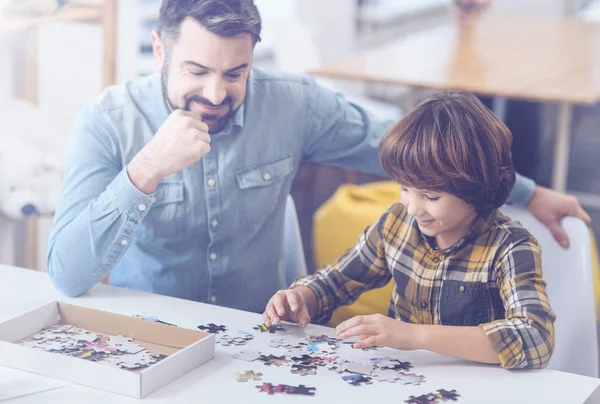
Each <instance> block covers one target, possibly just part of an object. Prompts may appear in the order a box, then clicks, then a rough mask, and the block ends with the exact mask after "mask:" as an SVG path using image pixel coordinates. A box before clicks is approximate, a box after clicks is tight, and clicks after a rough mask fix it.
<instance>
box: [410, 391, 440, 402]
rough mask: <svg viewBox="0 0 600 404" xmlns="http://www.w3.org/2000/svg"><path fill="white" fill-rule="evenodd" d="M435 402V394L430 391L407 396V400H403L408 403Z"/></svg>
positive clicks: (436, 400)
mask: <svg viewBox="0 0 600 404" xmlns="http://www.w3.org/2000/svg"><path fill="white" fill-rule="evenodd" d="M437 402H438V398H437V396H436V395H434V394H432V393H429V394H421V395H420V396H418V397H415V396H409V398H408V400H406V401H405V403H408V404H436V403H437Z"/></svg>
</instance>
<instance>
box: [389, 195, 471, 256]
mask: <svg viewBox="0 0 600 404" xmlns="http://www.w3.org/2000/svg"><path fill="white" fill-rule="evenodd" d="M401 197H402V203H403V204H404V206H406V208H407V212H408V214H409V215H410V216H414V217H415V218H416V220H417V225H418V226H419V230H421V233H423V234H425V235H426V236H429V237H434V238H435V240H436V243H437V246H438V247H439V248H448V247H451V246H452V245H453V244H455V243H456V242H458V241H459V240H460V239H461V238H463V237H464V236H465V235H466V234H467V232H468V231H469V229H470V228H471V225H472V224H473V222H474V221H475V218H476V217H477V213H476V212H475V209H473V207H472V206H470V205H468V204H467V203H466V202H465V201H463V200H462V199H460V198H457V197H456V196H454V195H451V194H448V193H445V192H438V191H426V190H420V189H415V188H410V187H402V193H401Z"/></svg>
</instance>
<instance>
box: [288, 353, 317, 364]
mask: <svg viewBox="0 0 600 404" xmlns="http://www.w3.org/2000/svg"><path fill="white" fill-rule="evenodd" d="M292 360H293V361H294V362H296V363H299V364H301V365H308V364H310V363H311V362H312V360H313V357H312V356H310V355H307V354H304V355H300V356H293V357H292Z"/></svg>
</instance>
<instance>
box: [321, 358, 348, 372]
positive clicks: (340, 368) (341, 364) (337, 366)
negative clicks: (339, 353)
mask: <svg viewBox="0 0 600 404" xmlns="http://www.w3.org/2000/svg"><path fill="white" fill-rule="evenodd" d="M349 364H350V362H349V361H347V360H346V359H343V358H336V359H335V360H334V361H333V362H331V363H329V364H328V365H326V367H327V368H328V369H329V370H332V371H335V372H337V373H344V372H345V371H346V368H348V365H349Z"/></svg>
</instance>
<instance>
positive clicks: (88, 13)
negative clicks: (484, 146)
mask: <svg viewBox="0 0 600 404" xmlns="http://www.w3.org/2000/svg"><path fill="white" fill-rule="evenodd" d="M255 2H256V4H257V6H258V8H259V9H260V11H261V13H262V18H263V26H264V32H263V41H262V42H260V43H259V44H258V45H257V47H256V51H255V64H256V65H259V66H264V67H269V68H273V69H281V70H285V71H291V72H297V73H304V72H311V73H316V72H318V71H321V72H328V74H327V77H325V76H323V75H319V79H320V80H322V81H323V83H326V84H327V85H329V86H331V87H333V88H335V89H336V90H338V91H340V92H342V93H344V94H346V95H347V97H348V98H349V99H351V100H353V101H355V102H357V103H360V104H361V105H364V106H365V107H366V108H367V109H369V110H371V111H372V112H373V113H375V114H376V115H378V116H381V117H390V118H399V117H401V116H402V114H403V113H405V111H406V110H407V109H409V108H411V106H414V105H415V103H417V102H418V101H419V100H420V99H422V98H423V97H426V96H427V94H428V93H429V92H430V91H431V89H428V87H430V86H429V85H425V84H427V83H420V84H421V85H418V84H419V77H418V74H419V73H422V72H424V71H425V72H429V73H432V72H437V70H436V69H438V70H439V73H440V74H446V75H447V74H451V75H452V76H453V78H454V79H456V80H458V81H459V82H461V83H462V82H464V83H466V84H465V85H472V86H474V87H473V89H475V90H477V89H478V88H484V87H485V85H486V83H488V82H491V81H493V80H495V79H496V77H495V74H496V73H495V72H496V71H511V72H515V73H514V80H510V81H511V82H510V83H508V85H507V90H506V91H504V92H503V91H498V94H491V93H485V92H484V93H482V94H481V95H482V98H484V100H485V101H486V103H487V104H488V105H489V106H490V108H492V109H493V110H494V112H495V113H497V114H498V115H499V116H500V117H501V118H502V119H503V120H504V121H505V122H506V123H507V124H508V125H509V127H511V129H512V130H513V134H514V136H515V145H514V155H515V164H516V166H517V169H518V171H519V172H521V173H522V174H524V175H526V176H529V177H531V178H533V179H534V180H535V181H536V182H537V183H539V184H541V185H544V186H548V187H555V188H557V189H563V190H566V191H568V192H569V193H573V194H575V195H576V196H578V197H579V200H580V203H581V204H582V205H583V206H584V208H585V209H586V210H587V211H588V213H589V214H590V215H591V216H592V218H593V220H594V224H593V226H594V229H595V230H596V231H598V230H600V170H599V169H598V168H597V162H598V159H599V158H600V136H599V135H600V107H599V106H598V97H599V95H598V88H599V87H600V61H599V59H598V55H599V54H600V35H599V32H600V30H598V29H597V23H598V22H600V1H597V0H596V1H594V0H580V1H577V0H575V1H573V0H518V1H512V0H496V1H493V2H492V3H491V5H490V7H489V8H488V9H487V10H485V17H486V18H487V17H491V16H496V15H497V16H498V18H503V20H499V21H506V22H507V23H506V24H500V25H499V26H497V27H495V28H494V27H491V26H490V28H489V29H486V31H485V34H482V35H481V36H480V37H477V38H476V40H474V41H472V42H470V43H474V44H475V45H473V46H469V47H464V46H459V47H458V48H456V47H455V46H456V44H460V43H461V41H463V40H464V38H462V39H461V37H460V35H463V34H464V33H461V32H458V33H457V32H456V31H453V29H454V28H449V27H453V24H454V23H455V20H456V12H455V10H454V8H453V1H452V0H326V1H324V0H256V1H255ZM15 4H17V5H16V6H15ZM6 7H17V8H19V7H20V8H22V10H19V11H20V12H21V13H22V14H21V16H20V17H18V18H8V17H6V15H4V16H0V263H1V264H9V265H18V266H26V267H30V268H35V269H39V270H45V268H46V262H45V258H46V248H47V241H48V234H49V229H50V226H51V223H52V211H53V209H54V206H55V203H56V198H57V194H58V191H59V189H60V173H61V170H62V164H63V163H64V154H65V148H66V145H67V140H68V137H69V130H70V127H71V125H72V123H73V119H74V117H75V115H76V114H77V111H78V109H79V108H80V106H81V104H82V103H83V102H85V101H87V100H89V99H90V98H91V97H93V96H95V95H96V94H98V93H99V92H100V91H101V90H102V88H103V87H105V86H106V85H111V84H119V83H123V82H125V81H126V80H128V79H131V78H133V77H136V76H143V75H147V74H151V73H153V71H154V66H153V59H152V48H151V42H150V32H151V30H152V29H154V28H155V27H156V23H157V18H158V9H159V7H160V1H159V0H98V1H81V0H80V1H75V0H73V1H50V0H48V1H45V0H37V1H17V2H13V1H11V0H0V10H2V9H3V8H6ZM27 7H31V8H32V9H36V13H35V14H34V13H29V12H28V11H27V10H26V8H27ZM56 7H61V8H60V9H58V11H56ZM44 8H46V9H44ZM511 21H515V24H516V25H514V26H513V25H512V24H511V23H510V22H511ZM517 22H518V24H517ZM446 33H449V34H448V35H446ZM452 35H459V36H458V37H452ZM466 35H468V33H467V34H466ZM436 41H437V42H436ZM565 41H566V42H568V47H566V48H565V46H564V44H565ZM420 43H422V44H424V45H423V47H420V46H419V44H420ZM402 44H406V46H405V47H402V46H400V47H398V48H396V46H398V45H402ZM488 44H489V45H488ZM561 44H562V46H561ZM492 46H493V47H498V48H492ZM386 47H387V48H386ZM380 49H383V50H384V51H382V52H379V50H380ZM394 49H398V52H399V53H398V54H397V55H396V54H394V52H395V51H394ZM495 49H498V50H495ZM502 49H504V51H503V50H502ZM565 49H568V52H566V53H565ZM510 51H512V52H518V54H517V53H515V54H514V58H513V57H506V55H510ZM378 52H379V53H378ZM434 53H435V55H437V56H439V55H444V54H448V55H450V57H449V59H450V62H449V64H448V65H447V66H444V67H443V68H444V70H443V71H442V69H441V66H439V65H438V63H437V62H436V61H435V59H431V61H432V62H431V64H428V63H427V59H425V60H423V57H425V58H427V57H431V55H432V54H434ZM365 55H366V56H365ZM377 55H379V56H377ZM382 55H383V56H382ZM494 55H496V56H497V57H496V58H495V59H494ZM378 57H379V59H378ZM363 58H364V59H363ZM344 60H348V61H354V62H356V61H357V60H358V61H360V60H373V61H374V62H373V63H376V62H377V61H380V62H384V63H381V64H382V65H385V68H386V69H387V70H388V71H387V72H379V73H382V74H383V73H385V74H387V75H391V76H394V75H395V74H396V72H395V71H397V72H398V75H401V74H406V75H408V76H409V79H411V80H413V82H411V83H405V84H406V85H402V83H395V84H394V85H390V83H387V84H385V83H383V84H382V83H378V82H377V80H376V79H377V72H375V73H373V72H371V73H369V72H367V71H366V70H365V71H363V73H364V75H365V76H368V74H374V75H375V79H373V77H361V78H359V79H357V78H356V77H355V78H354V79H352V80H340V79H336V78H335V77H334V76H335V75H336V74H335V71H336V69H338V70H341V72H342V73H343V71H344V69H346V68H348V66H350V67H351V63H347V62H342V63H338V61H344ZM359 64H360V63H359ZM362 67H364V66H362ZM448 69H450V70H448ZM359 70H360V69H359ZM376 70H377V69H376ZM449 71H450V73H449ZM545 75H546V76H552V77H546V76H545ZM509 78H510V76H509ZM541 78H545V79H548V80H550V79H552V80H553V84H552V85H548V84H546V83H547V81H544V80H541ZM519 80H522V82H519ZM415 83H416V84H417V85H413V84H415ZM429 84H431V82H429ZM515 84H517V86H516V87H519V88H516V89H515ZM530 84H531V85H530ZM536 86H537V87H538V88H534V87H536ZM594 91H595V93H594ZM565 114H566V115H565ZM561 117H562V118H567V119H562V120H561ZM557 118H558V119H557ZM560 122H563V123H564V124H566V125H567V126H568V127H567V128H563V129H564V130H563V131H562V132H561V133H567V134H568V135H569V136H568V137H566V138H564V139H563V140H561V142H562V143H561V142H558V143H557V142H556V136H557V132H560V131H558V129H559V128H558V127H557V125H558V124H559V123H560ZM557 147H560V148H562V150H563V151H565V150H566V152H565V153H563V155H567V156H568V157H569V160H568V163H567V162H565V161H564V159H563V160H562V162H561V161H560V158H559V159H558V160H557V157H556V156H557V155H556V154H555V153H556V150H557ZM557 164H558V165H559V166H560V168H559V169H558V171H560V172H559V173H558V174H557V172H556V171H557ZM561 175H562V178H561ZM375 180H378V178H374V177H372V176H368V175H363V174H360V173H353V172H347V171H344V170H340V169H335V168H330V167H323V166H318V165H306V166H304V167H302V169H301V171H300V173H299V174H298V176H297V178H296V181H295V184H294V188H293V197H294V200H295V202H296V207H297V211H298V217H299V222H300V227H301V231H302V238H303V241H304V249H305V255H306V259H307V264H308V266H309V270H310V269H314V267H315V264H314V262H315V261H314V256H313V215H314V213H315V212H316V211H317V210H318V208H319V206H321V204H322V203H323V202H324V201H326V200H327V199H328V198H330V197H331V195H333V193H334V192H335V191H336V189H337V188H338V187H339V186H340V184H344V183H349V182H350V183H365V182H370V181H375ZM31 215H34V216H36V218H35V219H31V218H29V217H30V216H31ZM38 215H39V216H38Z"/></svg>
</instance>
